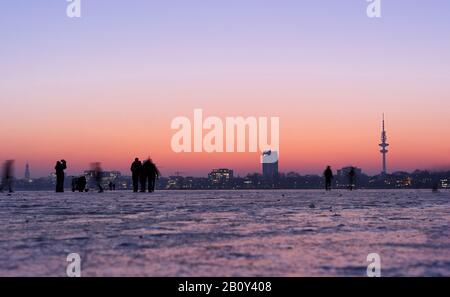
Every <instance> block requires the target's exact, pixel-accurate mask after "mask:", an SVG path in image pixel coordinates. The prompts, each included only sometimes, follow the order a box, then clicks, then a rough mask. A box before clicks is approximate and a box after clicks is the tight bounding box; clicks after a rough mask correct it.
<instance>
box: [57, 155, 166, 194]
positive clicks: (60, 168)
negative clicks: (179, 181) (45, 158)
mask: <svg viewBox="0 0 450 297" xmlns="http://www.w3.org/2000/svg"><path fill="white" fill-rule="evenodd" d="M66 169H67V162H66V161H65V160H60V161H57V162H56V165H55V174H56V192H57V193H60V192H64V178H65V173H64V170H66ZM130 169H131V175H132V179H133V192H138V191H139V184H140V186H141V187H140V192H143V193H145V192H146V191H147V190H148V192H149V193H152V192H154V191H155V185H156V179H157V178H159V177H160V176H161V173H160V172H159V170H158V168H157V167H156V165H155V163H153V161H152V159H151V158H148V159H147V160H145V161H144V162H141V161H140V160H139V158H136V159H135V160H134V162H133V163H132V164H131V168H130ZM91 171H92V177H93V180H94V181H95V184H96V185H97V187H98V192H99V193H101V192H103V191H104V190H103V186H102V177H103V172H102V169H101V167H100V163H93V165H92V170H91ZM86 184H87V180H86V177H85V176H84V175H83V176H81V177H78V178H74V179H73V180H72V190H73V191H74V192H75V191H79V192H84V191H87V189H86ZM109 189H110V190H114V189H115V184H113V183H111V182H110V185H109Z"/></svg>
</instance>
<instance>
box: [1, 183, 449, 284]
mask: <svg viewBox="0 0 450 297" xmlns="http://www.w3.org/2000/svg"><path fill="white" fill-rule="evenodd" d="M449 206H450V191H441V192H440V193H432V192H431V190H428V191H425V190H424V191H416V190H396V191H388V190H374V191H362V190H359V191H355V192H348V191H333V192H331V193H325V192H324V191H189V192H184V191H182V192H178V191H159V192H156V193H154V194H141V193H137V194H134V193H129V192H119V191H118V192H109V193H103V194H97V193H63V194H59V195H57V194H55V193H49V192H19V193H14V194H13V195H12V196H7V195H6V194H0V226H1V227H0V276H65V275H66V266H67V264H68V263H67V262H66V257H67V255H68V254H69V253H79V254H80V256H81V259H82V276H365V275H366V267H367V265H368V263H367V261H366V258H367V255H368V254H369V253H378V254H380V256H381V268H382V275H383V276H450V228H449V227H450V208H449Z"/></svg>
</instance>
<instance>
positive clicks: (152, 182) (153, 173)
mask: <svg viewBox="0 0 450 297" xmlns="http://www.w3.org/2000/svg"><path fill="white" fill-rule="evenodd" d="M148 161H149V162H150V167H149V174H148V175H149V177H148V191H149V192H150V193H153V192H154V191H155V186H156V179H157V178H159V176H160V175H161V173H160V172H159V170H158V167H156V164H155V163H153V160H152V159H150V158H149V160H148Z"/></svg>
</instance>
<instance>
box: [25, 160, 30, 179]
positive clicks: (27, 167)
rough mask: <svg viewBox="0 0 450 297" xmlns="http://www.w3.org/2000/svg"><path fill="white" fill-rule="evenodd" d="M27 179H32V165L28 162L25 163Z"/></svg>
mask: <svg viewBox="0 0 450 297" xmlns="http://www.w3.org/2000/svg"><path fill="white" fill-rule="evenodd" d="M25 179H27V180H30V179H31V174H30V165H29V164H28V162H27V164H26V165H25Z"/></svg>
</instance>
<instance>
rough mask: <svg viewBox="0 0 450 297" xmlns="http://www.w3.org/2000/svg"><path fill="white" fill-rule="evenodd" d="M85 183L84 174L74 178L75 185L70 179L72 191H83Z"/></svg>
mask: <svg viewBox="0 0 450 297" xmlns="http://www.w3.org/2000/svg"><path fill="white" fill-rule="evenodd" d="M86 184H87V180H86V177H85V176H84V175H83V176H80V177H78V178H75V187H74V185H73V181H72V191H73V192H75V191H78V192H80V193H81V192H84V191H85V189H86Z"/></svg>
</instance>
